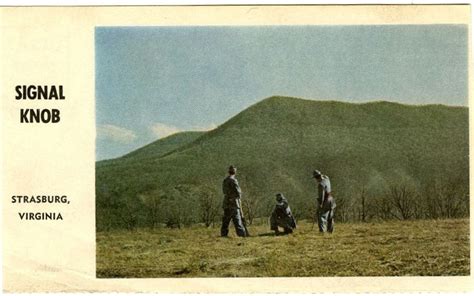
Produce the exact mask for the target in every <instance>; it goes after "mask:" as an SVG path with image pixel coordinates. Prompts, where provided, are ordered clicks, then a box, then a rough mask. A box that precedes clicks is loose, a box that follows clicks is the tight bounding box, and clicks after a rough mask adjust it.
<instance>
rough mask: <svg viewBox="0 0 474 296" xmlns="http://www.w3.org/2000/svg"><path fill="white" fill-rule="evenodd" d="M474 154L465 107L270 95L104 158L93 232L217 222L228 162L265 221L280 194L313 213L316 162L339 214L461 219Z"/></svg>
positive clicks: (251, 208) (249, 206)
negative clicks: (203, 124) (210, 124)
mask: <svg viewBox="0 0 474 296" xmlns="http://www.w3.org/2000/svg"><path fill="white" fill-rule="evenodd" d="M468 153H469V133H468V109H467V108H465V107H448V106H443V105H426V106H411V105H402V104H397V103H390V102H373V103H365V104H351V103H343V102H337V101H310V100H302V99H296V98H288V97H271V98H268V99H265V100H263V101H261V102H259V103H257V104H255V105H253V106H251V107H250V108H248V109H246V110H244V111H242V112H241V113H239V114H238V115H236V116H235V117H233V118H231V119H230V120H228V121H227V122H225V123H224V124H222V125H221V126H219V127H218V128H216V129H215V130H212V131H209V132H206V133H202V134H201V133H192V134H188V133H184V134H181V135H180V134H178V135H175V136H174V137H173V136H171V137H168V138H166V139H163V140H159V141H157V142H155V143H152V144H150V145H147V146H145V147H143V148H141V149H138V150H136V151H134V152H132V153H130V154H128V155H125V156H124V157H121V158H117V159H114V160H106V161H100V162H98V163H97V165H96V199H97V227H98V229H108V228H124V227H128V228H130V227H135V226H153V225H157V224H160V223H166V224H168V225H169V226H172V225H183V224H191V223H195V222H204V223H207V224H209V223H211V222H212V221H214V220H216V219H219V214H220V209H219V207H220V202H221V200H222V193H221V182H222V179H223V178H224V177H225V175H226V170H227V167H228V166H229V164H233V165H235V166H237V167H238V175H237V178H238V179H239V181H240V183H241V187H242V190H243V192H244V196H243V203H244V210H245V211H246V212H247V216H249V217H248V218H249V219H250V220H253V218H254V217H264V216H268V214H269V212H270V211H271V209H272V205H273V203H274V194H275V193H277V192H282V193H284V194H285V196H287V197H288V199H289V201H290V206H291V207H292V209H293V211H294V213H295V215H296V216H297V217H299V218H307V217H310V215H311V212H312V208H313V207H314V203H315V198H314V196H315V188H316V187H315V183H314V180H313V179H311V172H312V170H314V169H319V170H321V171H322V172H323V173H324V174H327V175H328V176H329V177H330V178H331V182H332V185H333V191H334V195H335V197H336V201H337V203H338V210H337V211H336V213H337V215H338V219H339V220H368V219H379V218H380V219H390V218H397V219H410V218H424V217H431V218H436V217H437V216H439V217H441V216H442V217H445V216H447V217H449V216H453V217H454V216H465V215H467V214H468V212H467V211H468V189H469V186H468V182H469V175H468V173H469V159H468ZM447 201H449V203H447ZM406 204H410V207H409V209H406V207H407V206H406ZM413 205H416V206H413Z"/></svg>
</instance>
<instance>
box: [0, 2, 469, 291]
mask: <svg viewBox="0 0 474 296" xmlns="http://www.w3.org/2000/svg"><path fill="white" fill-rule="evenodd" d="M415 23H416V24H454V23H455V24H459V23H462V24H469V23H470V7H469V6H467V5H458V6H454V5H450V6H437V5H430V6H387V5H385V6H300V7H297V6H280V7H271V6H258V7H250V6H227V7H216V6H214V7H202V6H194V7H107V8H106V7H68V8H65V7H61V8H58V7H44V8H31V7H30V8H28V7H27V8H0V25H1V27H0V28H1V30H0V42H1V43H0V49H1V55H0V56H1V62H0V63H1V70H0V75H1V76H0V81H1V84H0V92H1V112H0V114H1V131H2V137H1V148H2V153H1V156H2V159H1V181H2V183H3V186H2V201H3V202H2V205H3V210H2V213H3V219H2V222H3V228H2V229H3V267H2V268H3V285H4V287H3V289H4V290H5V291H11V292H20V291H30V292H31V291H51V292H52V291H55V292H57V291H161V292H229V291H230V292H231V291H234V292H243V290H242V289H244V291H245V292H254V291H259V292H315V291H324V292H329V291H333V292H340V291H346V292H348V291H351V292H359V291H433V290H436V291H465V290H473V287H474V281H473V278H472V276H471V277H361V278H359V277H343V278H335V277H334V278H260V279H254V278H238V279H230V278H219V279H209V278H194V279H96V278H95V268H96V267H95V188H94V186H95V176H94V168H95V135H96V132H95V102H94V81H95V79H94V28H95V26H155V25H162V26H163V25H165V26H166V25H270V24H285V25H292V24H295V25H296V24H299V25H301V24H325V25H329V24H415ZM469 28H470V27H469ZM23 84H26V85H27V84H42V85H47V84H50V85H59V84H61V85H64V90H65V96H66V100H64V101H16V100H15V99H14V98H15V86H16V85H23ZM471 107H472V106H471ZM20 108H58V109H60V110H61V122H60V123H58V124H21V123H20V113H19V110H20ZM470 115H471V116H470V117H471V118H472V112H471V114H470ZM471 128H472V127H471ZM471 146H472V145H471ZM471 151H472V150H471ZM472 172H473V171H472V170H471V176H472V175H473V174H472ZM12 195H67V196H68V197H69V199H70V200H71V204H69V205H63V204H59V205H57V204H56V205H54V204H53V205H48V204H46V205H40V204H29V205H28V204H26V205H25V204H12V203H11V196H12ZM23 211H47V212H49V211H51V212H57V211H61V212H62V214H63V217H64V221H21V220H20V219H19V218H18V212H23ZM471 211H472V201H471ZM472 225H473V223H472V221H471V229H472ZM471 245H472V238H471ZM471 257H472V250H471ZM471 273H472V266H471Z"/></svg>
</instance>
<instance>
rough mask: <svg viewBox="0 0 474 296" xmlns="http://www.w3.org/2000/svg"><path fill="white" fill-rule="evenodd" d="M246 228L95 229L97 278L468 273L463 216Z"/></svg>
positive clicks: (466, 220)
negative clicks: (280, 229)
mask: <svg viewBox="0 0 474 296" xmlns="http://www.w3.org/2000/svg"><path fill="white" fill-rule="evenodd" d="M231 227H232V225H231ZM249 231H250V232H251V234H252V235H253V236H252V237H249V238H238V237H235V231H234V229H231V231H230V233H231V237H229V238H220V237H219V235H218V234H219V229H218V228H217V227H216V228H204V227H202V226H196V227H192V228H184V229H165V228H158V229H153V230H150V229H141V230H137V231H111V232H98V233H97V277H100V278H110V277H140V278H144V277H265V276H409V275H411V276H415V275H437V276H439V275H469V264H470V260H469V220H468V219H452V220H422V221H407V222H400V221H393V222H382V223H360V224H336V230H335V233H334V234H332V235H330V234H325V235H321V234H319V233H318V232H317V225H316V226H315V227H314V228H312V224H311V223H304V222H301V223H300V224H299V225H298V229H297V230H296V232H295V233H294V234H292V235H289V236H274V235H273V233H272V232H270V231H269V230H268V226H267V225H261V226H251V227H249Z"/></svg>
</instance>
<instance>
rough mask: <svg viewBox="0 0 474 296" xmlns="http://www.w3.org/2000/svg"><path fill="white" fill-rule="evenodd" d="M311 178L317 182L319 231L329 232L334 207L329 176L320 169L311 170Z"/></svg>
mask: <svg viewBox="0 0 474 296" xmlns="http://www.w3.org/2000/svg"><path fill="white" fill-rule="evenodd" d="M313 178H315V179H316V182H317V183H318V196H317V201H318V209H317V215H318V226H319V232H325V231H327V232H329V233H332V232H333V231H334V208H335V207H336V202H335V201H334V197H333V196H332V194H331V182H330V181H329V177H328V176H326V175H323V174H321V172H320V171H318V170H314V171H313Z"/></svg>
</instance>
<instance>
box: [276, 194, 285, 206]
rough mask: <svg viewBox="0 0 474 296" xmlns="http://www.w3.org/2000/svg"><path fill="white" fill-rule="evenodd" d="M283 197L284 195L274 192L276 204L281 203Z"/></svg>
mask: <svg viewBox="0 0 474 296" xmlns="http://www.w3.org/2000/svg"><path fill="white" fill-rule="evenodd" d="M284 199H285V197H284V196H283V194H282V193H277V194H276V201H277V204H278V205H283V200H284Z"/></svg>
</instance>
